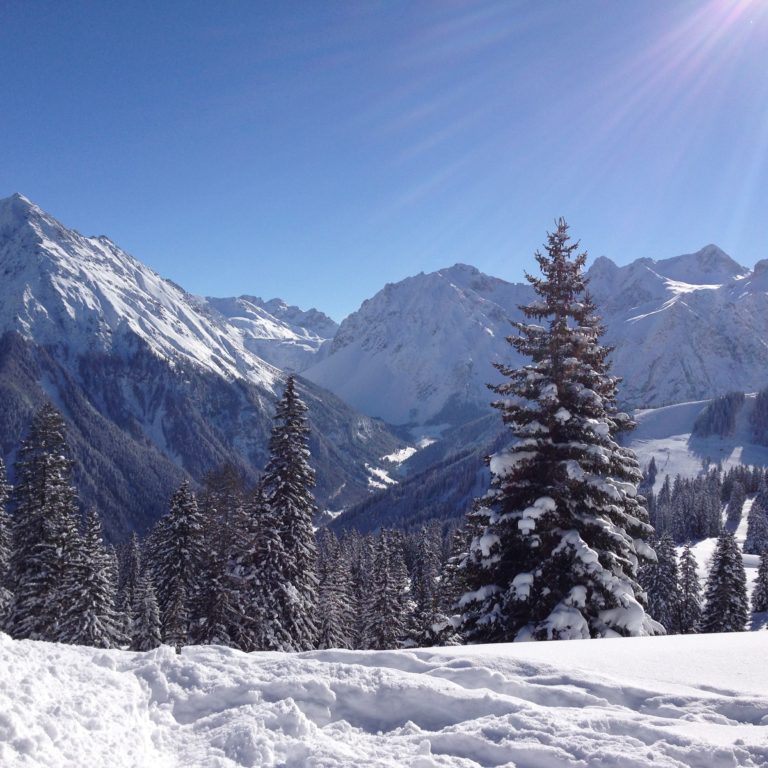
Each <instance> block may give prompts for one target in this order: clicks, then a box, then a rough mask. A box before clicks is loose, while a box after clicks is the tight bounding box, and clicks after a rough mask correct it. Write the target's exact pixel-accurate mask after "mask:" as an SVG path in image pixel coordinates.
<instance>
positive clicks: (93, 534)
mask: <svg viewBox="0 0 768 768" xmlns="http://www.w3.org/2000/svg"><path fill="white" fill-rule="evenodd" d="M112 557H113V554H112V553H110V552H109V551H108V550H107V548H106V547H105V546H104V541H103V538H102V532H101V522H100V521H99V517H98V515H97V514H96V511H95V510H90V511H89V512H88V514H87V516H86V520H85V530H84V532H83V535H82V537H80V538H79V545H78V547H77V550H76V551H75V553H74V556H73V560H72V563H71V564H70V568H69V569H68V571H67V575H66V578H65V580H64V583H63V584H62V598H63V599H62V605H61V614H62V615H61V625H60V628H59V631H58V639H59V640H60V641H61V642H64V643H71V644H73V645H90V646H93V647H95V648H117V647H119V646H120V645H122V644H126V643H127V642H128V641H129V638H128V637H127V636H126V635H125V633H124V632H123V626H122V624H123V622H122V621H121V617H120V615H119V614H118V612H117V610H116V608H115V598H116V590H117V584H116V583H115V581H114V570H113V566H112V564H111V563H110V560H111V559H112Z"/></svg>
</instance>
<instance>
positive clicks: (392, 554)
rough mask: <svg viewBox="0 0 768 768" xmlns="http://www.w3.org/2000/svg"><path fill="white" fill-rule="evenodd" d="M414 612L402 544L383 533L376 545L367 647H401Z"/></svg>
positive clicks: (366, 614)
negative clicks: (412, 610) (411, 614)
mask: <svg viewBox="0 0 768 768" xmlns="http://www.w3.org/2000/svg"><path fill="white" fill-rule="evenodd" d="M411 609H412V603H411V601H410V596H409V594H408V571H407V569H406V567H405V561H404V559H403V554H402V541H401V540H400V539H399V538H398V536H397V534H396V533H395V532H394V531H390V530H383V531H382V532H381V533H380V534H379V538H378V541H377V543H376V549H375V558H374V565H373V586H372V590H371V593H370V595H369V597H368V601H367V605H366V610H365V630H364V638H365V639H364V643H365V648H370V649H372V650H386V649H389V648H398V647H399V646H400V644H401V642H402V641H403V640H404V639H405V637H406V635H407V634H408V629H409V626H408V618H409V615H410V612H411Z"/></svg>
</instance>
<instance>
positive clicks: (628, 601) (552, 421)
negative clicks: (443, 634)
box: [461, 219, 662, 642]
mask: <svg viewBox="0 0 768 768" xmlns="http://www.w3.org/2000/svg"><path fill="white" fill-rule="evenodd" d="M577 247H578V244H572V243H569V236H568V227H567V225H566V223H565V222H564V221H563V220H562V219H560V221H559V222H558V226H557V230H556V231H555V232H554V233H552V234H550V235H549V236H548V241H547V245H546V251H545V253H544V254H541V253H537V254H536V259H537V261H538V263H539V266H540V268H541V271H542V273H543V277H541V278H537V277H532V276H528V280H529V281H530V282H531V284H532V285H533V288H534V290H535V291H536V293H537V295H538V298H537V300H536V301H534V302H533V303H532V304H530V305H528V306H525V307H522V308H521V309H522V310H523V312H524V314H525V316H526V318H527V319H528V320H529V321H530V322H528V323H514V327H515V328H516V329H517V331H518V334H519V335H517V336H511V337H509V339H508V341H509V342H510V344H512V346H513V347H514V348H515V350H516V351H517V352H519V353H521V354H522V355H525V356H527V357H530V358H531V359H532V364H529V365H525V366H522V367H520V368H513V367H510V366H507V365H505V364H502V363H497V364H495V365H496V367H497V368H498V370H499V371H500V372H501V373H502V374H503V375H504V376H505V377H506V378H507V379H508V381H506V382H505V383H503V384H499V385H495V386H492V389H493V391H495V392H496V393H497V394H498V395H500V396H501V398H502V399H500V400H498V401H497V402H495V403H494V407H496V408H498V409H499V410H500V411H501V412H502V418H503V421H504V423H505V424H507V425H508V426H509V427H510V430H511V436H512V437H514V438H516V440H515V442H514V443H512V444H511V445H510V446H509V447H508V448H507V449H506V450H504V451H502V452H500V453H498V454H496V455H495V456H492V457H491V458H490V462H489V463H490V470H491V476H492V479H491V489H490V491H489V492H488V493H487V494H486V495H485V496H484V497H483V498H482V499H480V500H479V501H478V503H477V504H476V506H475V509H474V512H473V514H472V517H471V520H470V524H471V525H473V526H474V527H475V528H476V529H477V535H476V536H475V538H474V539H473V541H472V543H471V545H470V550H469V552H468V555H467V557H466V559H465V561H464V569H465V574H466V579H467V582H468V584H469V592H468V593H467V594H465V595H464V597H463V598H462V600H461V604H462V607H463V610H464V633H465V636H466V638H467V639H468V640H470V641H472V642H499V641H508V640H515V639H518V640H519V639H539V640H545V639H568V638H587V637H611V636H621V635H647V634H653V633H656V632H660V631H662V630H661V628H660V627H659V625H658V624H657V623H656V622H654V621H653V620H652V619H650V617H649V616H648V615H647V614H646V612H645V607H644V601H645V596H644V593H643V592H642V590H641V588H640V586H639V585H638V583H637V569H638V565H639V562H640V560H642V559H644V558H648V559H654V557H655V555H654V553H653V550H652V549H651V548H650V547H649V546H648V544H647V543H646V539H648V537H649V536H650V535H651V533H652V529H651V527H650V525H649V524H648V515H647V512H646V510H645V508H644V506H643V503H642V497H638V496H637V486H638V483H639V482H640V480H641V479H642V473H641V472H640V468H639V465H638V462H637V459H636V458H635V456H634V454H633V453H632V452H631V451H629V450H628V449H626V448H621V447H620V446H619V445H618V444H617V442H616V437H617V435H618V433H619V432H622V431H624V430H626V429H629V428H631V427H632V426H633V424H632V422H631V421H630V419H629V418H628V417H627V416H626V414H623V413H619V412H618V410H617V408H616V388H617V383H618V381H617V379H615V378H613V377H612V376H610V375H609V372H608V363H607V355H608V353H609V349H608V348H606V347H603V346H601V345H600V344H599V338H600V336H601V334H602V332H603V329H602V327H601V325H600V321H599V319H598V317H597V316H596V314H595V307H594V304H593V302H592V300H591V299H590V298H589V296H588V295H587V294H586V283H585V278H584V276H583V272H582V270H583V266H584V263H585V260H586V254H584V253H581V254H578V255H575V256H574V251H576V249H577Z"/></svg>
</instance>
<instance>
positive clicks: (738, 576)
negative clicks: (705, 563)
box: [701, 530, 749, 632]
mask: <svg viewBox="0 0 768 768" xmlns="http://www.w3.org/2000/svg"><path fill="white" fill-rule="evenodd" d="M705 600H706V602H705V605H704V611H703V614H702V617H701V631H702V632H741V631H742V630H744V629H745V628H746V625H747V618H748V616H749V603H748V602H747V576H746V573H745V572H744V563H743V561H742V557H741V551H740V550H739V545H738V544H737V543H736V537H735V536H734V535H733V533H731V532H730V531H728V530H723V532H722V533H721V534H720V536H719V538H718V539H717V546H716V547H715V553H714V555H713V556H712V566H711V568H710V571H709V576H708V577H707V588H706V597H705Z"/></svg>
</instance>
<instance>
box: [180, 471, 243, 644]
mask: <svg viewBox="0 0 768 768" xmlns="http://www.w3.org/2000/svg"><path fill="white" fill-rule="evenodd" d="M200 511H201V515H202V521H203V539H204V541H205V546H204V558H203V562H202V564H201V578H200V587H199V589H198V591H197V595H196V601H195V606H194V609H193V612H194V614H195V616H196V621H195V623H194V624H193V626H192V629H191V637H190V640H191V642H193V643H197V644H206V645H208V644H215V645H236V642H235V640H234V639H233V637H232V635H233V633H234V631H235V625H239V624H240V623H241V622H240V618H239V613H238V607H237V605H238V600H239V597H238V594H237V591H238V588H239V587H238V585H237V584H236V582H235V580H233V578H232V572H231V569H230V564H231V563H232V562H233V561H234V559H235V558H236V557H237V554H238V552H239V551H240V548H241V547H242V545H243V541H244V538H243V535H244V533H245V530H246V528H247V521H246V514H248V513H247V511H246V503H245V491H244V487H243V481H242V477H241V476H240V473H239V472H238V471H237V469H236V468H235V467H234V466H232V465H225V466H224V467H222V468H221V469H220V470H218V471H217V472H215V473H211V474H209V476H208V477H207V478H206V485H205V489H204V492H203V496H202V500H201V504H200Z"/></svg>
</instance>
